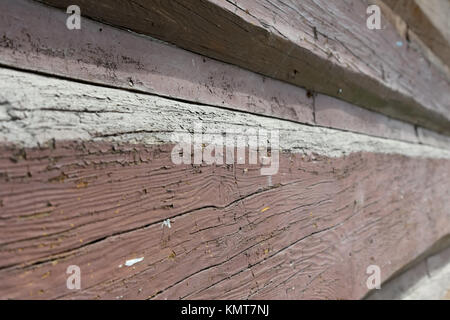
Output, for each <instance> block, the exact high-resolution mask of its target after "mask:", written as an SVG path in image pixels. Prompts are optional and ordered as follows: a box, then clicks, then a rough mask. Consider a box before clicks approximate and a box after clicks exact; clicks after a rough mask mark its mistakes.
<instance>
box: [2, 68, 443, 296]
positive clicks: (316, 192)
mask: <svg viewBox="0 0 450 320" xmlns="http://www.w3.org/2000/svg"><path fill="white" fill-rule="evenodd" d="M0 79H1V80H0V82H1V83H3V90H2V91H1V92H0V98H1V101H2V103H1V108H2V109H1V110H2V121H0V128H1V130H0V133H1V141H3V142H2V147H1V148H2V152H1V153H0V154H1V157H0V179H1V180H2V181H1V183H0V204H1V210H0V212H1V214H0V261H1V266H0V278H1V279H2V281H1V282H0V297H1V298H94V299H95V298H112V299H114V298H157V299H161V298H176V299H178V298H209V299H211V298H223V299H225V298H239V299H241V298H242V299H243V298H251V299H256V298H272V299H275V298H288V299H299V298H339V299H349V298H361V297H363V296H365V295H366V294H367V292H368V288H367V286H366V279H367V274H366V268H367V266H369V265H372V264H377V265H379V266H380V268H381V270H382V277H383V279H388V278H389V277H390V275H392V274H394V273H395V272H396V271H398V270H399V269H401V268H402V267H403V266H404V265H405V263H407V262H409V261H412V260H414V259H415V258H417V257H418V256H420V255H421V254H422V253H423V252H424V251H426V249H427V248H428V247H430V246H431V245H433V244H434V243H435V242H437V241H438V240H440V239H442V238H443V237H445V236H446V235H447V234H449V232H450V230H449V229H450V225H449V224H448V221H449V218H450V217H449V211H448V208H449V207H450V203H449V201H450V197H449V190H450V188H449V186H448V183H449V181H450V179H449V178H450V176H449V175H450V169H449V168H450V151H446V150H444V149H439V148H435V147H431V146H425V145H420V144H412V143H408V142H401V141H395V140H389V139H382V138H375V137H370V136H367V135H361V134H355V133H351V132H343V131H338V130H333V129H326V128H319V127H311V126H305V125H301V124H297V123H293V122H288V121H283V120H277V119H271V118H267V117H261V116H257V115H251V114H247V113H239V112H235V111H229V110H221V109H218V108H214V107H208V106H201V105H195V104H192V103H183V102H179V101H174V100H170V99H166V98H161V97H155V96H151V95H146V94H140V93H133V92H128V91H124V90H117V89H112V88H105V87H99V86H94V85H88V84H82V83H75V82H71V81H67V80H60V79H52V78H47V77H45V76H40V75H33V74H29V73H25V72H19V71H14V70H8V69H0ZM19 88H20V90H19ZM199 120H200V121H201V122H202V123H203V126H204V128H205V129H207V128H209V129H210V130H213V132H216V133H219V134H222V133H224V132H226V131H227V129H229V128H230V127H233V126H235V127H241V128H242V127H247V128H251V127H254V128H259V129H265V130H267V131H270V130H274V129H277V130H279V131H280V148H281V149H282V151H283V152H282V153H281V155H280V162H279V171H278V173H277V174H276V175H273V176H262V175H261V174H260V166H259V165H249V164H240V165H237V164H234V165H227V164H223V165H204V164H203V165H198V166H197V165H190V164H182V165H175V164H174V163H173V159H172V155H171V154H172V150H173V143H176V142H177V141H172V137H171V135H170V132H172V131H174V132H183V131H185V132H190V130H191V124H194V123H195V122H197V121H199ZM272 152H275V150H272ZM167 219H169V221H170V223H163V222H164V221H167ZM169 226H170V228H169ZM100 257H101V258H100ZM132 259H138V260H135V261H139V262H137V263H135V264H134V265H132V266H127V265H126V262H127V261H130V260H132ZM141 259H142V260H141ZM70 265H77V266H79V267H80V268H81V270H82V282H81V283H82V289H81V290H75V291H71V290H69V289H68V288H67V287H66V279H67V276H68V275H67V274H66V269H67V267H68V266H70ZM18 288H20V290H18Z"/></svg>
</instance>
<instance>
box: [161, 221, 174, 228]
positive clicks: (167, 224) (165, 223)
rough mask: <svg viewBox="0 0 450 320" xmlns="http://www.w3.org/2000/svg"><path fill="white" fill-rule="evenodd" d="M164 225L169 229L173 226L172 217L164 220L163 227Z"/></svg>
mask: <svg viewBox="0 0 450 320" xmlns="http://www.w3.org/2000/svg"><path fill="white" fill-rule="evenodd" d="M164 227H167V228H169V229H170V228H172V225H171V224H170V219H167V220H164V221H163V223H162V225H161V228H164Z"/></svg>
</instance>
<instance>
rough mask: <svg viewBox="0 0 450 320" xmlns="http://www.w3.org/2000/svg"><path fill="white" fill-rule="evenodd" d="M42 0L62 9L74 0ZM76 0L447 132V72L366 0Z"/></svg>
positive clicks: (188, 45)
mask: <svg viewBox="0 0 450 320" xmlns="http://www.w3.org/2000/svg"><path fill="white" fill-rule="evenodd" d="M39 1H41V2H44V3H47V4H50V5H54V6H57V7H59V8H63V9H64V10H66V8H67V7H68V6H69V5H71V4H72V2H71V1H69V0H57V1H56V0H39ZM78 5H79V6H80V8H81V10H82V13H83V15H85V16H88V17H92V18H94V19H97V20H99V21H102V22H106V23H108V24H112V25H114V26H118V27H122V28H127V29H130V30H134V31H137V32H139V33H143V34H147V35H151V36H154V37H156V38H158V39H162V40H165V41H168V42H170V43H174V44H176V45H178V46H180V47H182V48H184V49H188V50H190V51H194V52H198V53H201V54H203V55H205V56H208V57H212V58H215V59H218V60H221V61H225V62H228V63H231V64H235V65H238V66H240V67H243V68H246V69H249V70H251V71H254V72H258V73H261V74H264V75H267V76H269V77H272V78H275V79H280V80H283V81H286V82H289V83H292V84H295V85H298V86H301V87H304V88H307V89H310V90H312V91H316V92H320V93H324V94H327V95H330V96H334V97H337V98H339V99H343V100H346V101H348V102H350V103H353V104H356V105H359V106H362V107H365V108H368V109H370V110H374V111H377V112H381V113H384V114H386V115H389V116H391V117H394V118H397V119H401V120H405V121H408V122H410V123H413V124H418V125H421V126H424V127H426V128H429V129H432V130H435V131H439V132H443V133H446V134H450V112H449V110H450V105H449V101H450V93H449V79H448V78H447V77H446V76H445V75H444V74H442V73H441V72H439V70H437V69H436V68H435V67H434V66H432V65H430V64H429V62H428V61H427V59H426V58H425V57H424V55H423V54H421V53H420V52H417V51H415V50H409V49H408V45H407V43H406V42H405V43H403V39H402V38H401V36H400V35H398V34H397V33H396V31H395V28H394V27H393V26H392V25H391V24H389V23H388V22H387V23H386V25H385V27H384V29H383V30H369V29H368V28H367V26H366V19H367V15H366V10H367V7H368V1H358V0H354V1H332V2H330V1H325V0H319V1H310V0H307V1H301V2H299V1H284V2H281V1H280V2H272V1H266V0H258V1H254V0H251V1H250V0H241V1H237V2H232V1H222V0H199V1H158V0H152V1H148V0H136V1H128V0H126V1H124V0H107V1H102V2H98V1H92V0H80V1H78ZM330 13H332V14H330ZM399 43H400V44H401V45H400V46H399ZM435 92H439V94H434V93H435Z"/></svg>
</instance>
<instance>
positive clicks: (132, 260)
mask: <svg viewBox="0 0 450 320" xmlns="http://www.w3.org/2000/svg"><path fill="white" fill-rule="evenodd" d="M142 260H144V257H142V258H137V259H131V260H127V261H126V262H125V265H126V266H127V267H131V266H132V265H134V264H136V263H139V262H141V261H142Z"/></svg>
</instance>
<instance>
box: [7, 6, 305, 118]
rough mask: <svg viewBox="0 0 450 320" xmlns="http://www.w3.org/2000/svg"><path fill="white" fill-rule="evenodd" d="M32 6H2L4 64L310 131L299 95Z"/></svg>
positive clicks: (222, 66) (176, 50)
mask: <svg viewBox="0 0 450 320" xmlns="http://www.w3.org/2000/svg"><path fill="white" fill-rule="evenodd" d="M66 19H67V15H66V14H65V13H64V12H61V11H59V10H57V9H55V8H50V7H47V6H43V5H42V4H40V3H37V2H34V1H24V0H5V1H1V2H0V64H3V65H6V66H12V67H15V68H21V69H26V70H33V71H37V72H41V73H48V74H51V75H57V76H62V77H67V78H71V79H77V80H82V81H87V82H91V83H97V84H103V85H107V86H112V87H117V88H124V89H129V90H134V91H139V92H147V93H154V94H158V95H160V96H166V97H171V98H176V99H182V100H187V101H193V102H198V103H202V104H207V105H214V106H219V107H224V108H231V109H236V110H242V111H247V112H251V113H259V114H264V115H267V116H271V117H278V118H284V119H288V120H292V121H297V122H301V123H309V124H312V123H313V98H312V96H311V95H310V96H309V97H308V96H307V91H306V90H303V89H301V88H298V87H295V86H293V85H289V84H286V83H282V82H281V81H276V80H273V79H271V78H267V77H263V76H261V75H257V74H255V73H252V72H249V71H246V70H243V69H241V68H237V67H235V66H232V65H229V64H225V63H221V62H219V61H216V60H213V59H210V58H207V57H204V56H200V55H197V54H194V53H191V52H188V51H185V50H182V49H179V48H176V47H173V46H170V45H167V44H164V43H161V41H157V40H155V39H151V38H148V37H142V36H139V35H136V34H132V33H130V32H127V31H124V30H120V29H116V28H112V27H111V26H108V25H105V24H100V23H96V22H94V21H92V20H89V19H84V20H83V27H82V29H81V30H77V31H71V30H68V29H67V28H65V27H64V26H65V23H66Z"/></svg>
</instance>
